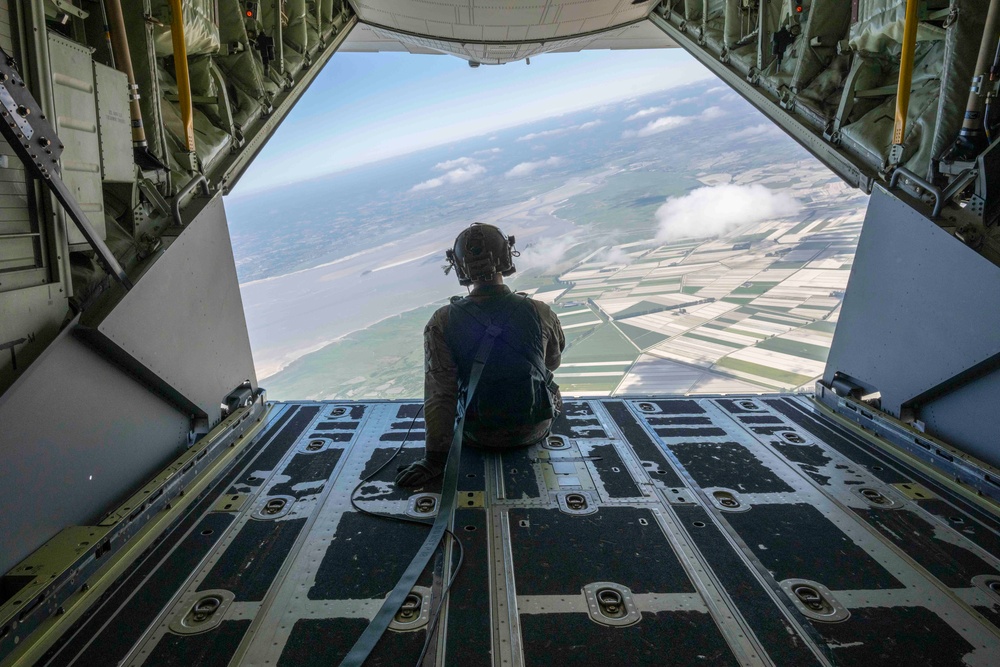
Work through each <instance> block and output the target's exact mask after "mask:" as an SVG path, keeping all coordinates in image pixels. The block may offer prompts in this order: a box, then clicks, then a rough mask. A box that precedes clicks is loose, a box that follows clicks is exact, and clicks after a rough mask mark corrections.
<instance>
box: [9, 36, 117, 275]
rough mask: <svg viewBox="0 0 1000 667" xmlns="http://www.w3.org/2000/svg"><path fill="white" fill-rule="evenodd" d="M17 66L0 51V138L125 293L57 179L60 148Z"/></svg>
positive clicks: (110, 257)
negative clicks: (46, 190) (41, 184)
mask: <svg viewBox="0 0 1000 667" xmlns="http://www.w3.org/2000/svg"><path fill="white" fill-rule="evenodd" d="M16 64H17V63H16V62H15V60H14V58H12V57H11V56H10V55H9V54H8V53H7V52H6V51H4V50H3V49H0V134H3V136H4V138H5V139H6V140H7V143H9V144H10V147H11V148H12V149H13V150H14V152H15V153H16V154H17V157H18V158H20V160H21V162H22V163H24V166H25V168H26V169H27V170H28V172H29V173H30V174H31V175H32V176H34V177H35V178H37V179H40V180H41V181H42V182H44V183H46V184H47V185H48V187H49V190H50V191H51V192H52V194H53V195H54V196H55V198H56V200H57V201H58V202H59V203H60V204H61V205H62V207H63V208H64V209H65V210H66V214H67V215H69V217H70V219H71V220H72V221H73V222H74V223H75V224H76V226H77V228H78V229H79V230H80V233H81V234H83V237H84V238H85V239H86V240H87V243H88V244H90V247H91V248H93V249H94V252H95V253H96V254H97V258H98V261H99V262H100V263H101V264H102V265H103V267H104V269H105V271H107V272H108V273H109V274H110V275H111V276H113V277H114V278H115V280H117V281H118V282H119V283H121V285H122V286H123V287H124V288H125V289H126V290H128V289H132V281H131V280H129V277H128V276H127V275H126V274H125V270H124V269H123V268H122V267H121V265H120V264H119V263H118V260H117V259H116V258H115V256H114V254H113V253H112V252H111V249H110V248H108V246H107V244H105V243H104V239H102V238H101V237H100V236H99V235H98V233H97V230H95V229H94V227H93V226H92V225H91V224H90V220H88V219H87V214H86V213H84V212H83V209H81V208H80V204H79V203H77V201H76V199H75V198H74V197H73V195H72V194H71V193H70V191H69V188H67V187H66V184H65V183H63V180H62V178H60V176H59V156H60V155H61V154H62V150H63V144H62V142H61V141H59V136H58V135H57V134H56V131H55V128H54V127H52V124H51V123H49V121H48V120H47V119H46V118H45V114H44V113H42V108H41V106H40V105H39V104H38V102H37V101H36V100H35V98H34V96H32V94H31V92H29V91H28V87H27V86H26V85H25V84H24V80H23V79H21V76H20V74H18V72H17V69H16Z"/></svg>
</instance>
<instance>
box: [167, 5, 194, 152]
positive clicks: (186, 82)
mask: <svg viewBox="0 0 1000 667" xmlns="http://www.w3.org/2000/svg"><path fill="white" fill-rule="evenodd" d="M170 39H171V41H173V45H174V75H175V76H176V77H177V96H178V98H179V103H180V107H181V121H182V123H183V125H184V147H185V148H186V149H187V152H188V153H194V107H193V106H192V103H191V75H190V73H189V72H188V60H187V43H186V41H185V39H184V6H183V2H182V0H170Z"/></svg>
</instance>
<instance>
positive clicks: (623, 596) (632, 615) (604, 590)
mask: <svg viewBox="0 0 1000 667" xmlns="http://www.w3.org/2000/svg"><path fill="white" fill-rule="evenodd" d="M583 596H584V598H586V600H587V612H588V613H589V614H590V618H591V619H592V620H593V621H595V622H596V623H600V624H601V625H610V626H611V627H624V626H626V625H632V624H633V623H637V622H638V621H639V620H640V619H641V618H642V614H640V613H639V609H638V608H637V607H636V605H635V599H634V597H633V596H632V591H631V590H630V589H628V588H627V587H625V586H622V585H621V584H616V583H613V582H610V581H597V582H594V583H592V584H587V585H586V586H584V587H583Z"/></svg>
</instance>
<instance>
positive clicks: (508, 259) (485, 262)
mask: <svg viewBox="0 0 1000 667" xmlns="http://www.w3.org/2000/svg"><path fill="white" fill-rule="evenodd" d="M517 254H518V253H517V251H516V250H514V237H513V236H510V237H507V236H504V234H503V232H501V231H500V230H499V229H498V228H497V227H495V226H493V225H488V224H484V223H481V222H475V223H473V224H472V225H470V226H469V227H468V228H467V229H465V230H463V231H462V233H461V234H459V235H458V237H457V238H456V239H455V244H454V246H453V247H452V249H451V250H447V251H445V257H446V258H447V260H448V265H447V266H446V267H445V273H447V272H448V271H450V270H451V268H454V269H455V272H456V273H457V274H458V282H459V284H460V285H463V286H468V285H471V284H472V283H473V282H476V281H486V280H490V279H492V278H493V276H494V275H495V274H497V273H499V274H500V275H502V276H504V277H506V276H510V275H513V274H514V272H515V271H516V270H517V269H516V267H515V266H514V257H516V256H517Z"/></svg>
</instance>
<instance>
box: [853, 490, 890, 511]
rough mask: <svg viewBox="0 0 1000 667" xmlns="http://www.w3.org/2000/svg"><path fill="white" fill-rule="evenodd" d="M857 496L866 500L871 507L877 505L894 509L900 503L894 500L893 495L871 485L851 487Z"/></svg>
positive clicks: (881, 507) (880, 507)
mask: <svg viewBox="0 0 1000 667" xmlns="http://www.w3.org/2000/svg"><path fill="white" fill-rule="evenodd" d="M851 491H853V492H854V494H855V495H856V496H858V497H859V498H861V500H863V501H865V503H866V504H867V505H869V506H870V507H876V508H878V509H893V508H897V507H899V506H900V505H899V503H898V502H896V501H895V500H893V499H892V498H891V497H889V496H888V495H886V494H885V493H883V492H882V491H879V490H878V489H873V488H871V487H869V486H862V487H855V488H853V489H851Z"/></svg>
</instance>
